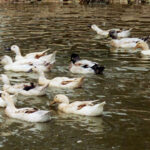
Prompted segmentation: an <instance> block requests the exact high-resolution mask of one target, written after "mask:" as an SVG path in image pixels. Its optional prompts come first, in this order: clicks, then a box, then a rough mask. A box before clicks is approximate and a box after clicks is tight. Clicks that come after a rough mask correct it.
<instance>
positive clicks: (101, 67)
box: [91, 64, 105, 74]
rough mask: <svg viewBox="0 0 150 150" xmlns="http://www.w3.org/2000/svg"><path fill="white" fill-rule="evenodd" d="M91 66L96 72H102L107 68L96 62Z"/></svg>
mask: <svg viewBox="0 0 150 150" xmlns="http://www.w3.org/2000/svg"><path fill="white" fill-rule="evenodd" d="M91 68H92V69H93V70H94V72H95V74H101V73H102V72H103V71H104V69H105V67H104V66H99V65H98V64H95V65H94V66H92V67H91Z"/></svg>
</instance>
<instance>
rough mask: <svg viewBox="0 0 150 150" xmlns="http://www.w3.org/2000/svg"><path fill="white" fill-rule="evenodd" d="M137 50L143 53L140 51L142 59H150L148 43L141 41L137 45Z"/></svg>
mask: <svg viewBox="0 0 150 150" xmlns="http://www.w3.org/2000/svg"><path fill="white" fill-rule="evenodd" d="M136 48H141V49H142V51H140V54H141V56H142V57H147V56H148V57H149V56H150V48H149V46H148V44H147V43H146V42H143V41H140V42H138V43H137V44H136V47H135V49H136Z"/></svg>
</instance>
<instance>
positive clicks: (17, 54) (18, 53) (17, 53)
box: [15, 48, 22, 56]
mask: <svg viewBox="0 0 150 150" xmlns="http://www.w3.org/2000/svg"><path fill="white" fill-rule="evenodd" d="M15 53H16V56H22V55H21V52H20V49H19V48H18V49H17V50H16V51H15Z"/></svg>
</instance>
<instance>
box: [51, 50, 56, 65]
mask: <svg viewBox="0 0 150 150" xmlns="http://www.w3.org/2000/svg"><path fill="white" fill-rule="evenodd" d="M56 53H57V51H54V52H53V53H52V55H51V58H50V63H51V64H54V63H55V61H56V59H55V58H56Z"/></svg>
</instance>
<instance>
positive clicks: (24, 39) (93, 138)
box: [0, 3, 150, 150]
mask: <svg viewBox="0 0 150 150" xmlns="http://www.w3.org/2000/svg"><path fill="white" fill-rule="evenodd" d="M149 14H150V5H104V4H97V5H96V4H93V5H89V6H83V5H79V4H76V3H69V4H63V3H47V4H33V5H32V4H31V5H27V4H26V5H25V4H14V5H11V4H8V5H7V4H5V5H0V22H1V23H0V49H1V51H0V55H1V56H3V55H10V56H14V55H13V54H12V53H8V52H5V51H4V49H5V47H8V46H10V45H12V44H17V45H19V46H20V47H21V49H22V52H23V54H26V53H29V52H33V51H40V50H44V49H46V48H49V47H50V48H51V52H53V51H55V50H57V51H58V53H57V58H56V60H57V61H56V64H55V66H54V68H53V69H52V72H50V73H47V74H46V76H47V77H48V78H53V77H56V76H68V77H79V76H81V75H77V74H76V75H74V74H72V73H70V72H69V71H68V66H69V60H70V55H71V53H73V52H76V53H78V54H80V56H81V58H86V59H89V60H92V61H96V62H98V63H100V64H102V65H104V66H105V67H106V69H105V71H104V74H103V75H86V78H85V82H84V84H83V87H82V88H80V89H75V90H57V89H48V90H47V95H46V96H42V97H24V96H18V99H19V101H18V103H17V106H18V107H25V106H30V107H37V108H40V109H50V108H49V102H50V101H51V100H52V99H53V97H54V96H55V95H56V94H60V93H63V94H66V95H67V96H69V98H70V99H71V101H75V100H94V99H100V101H101V102H102V101H106V103H107V104H106V105H105V107H104V114H103V115H102V116H101V117H84V116H76V115H69V114H68V115H66V114H63V113H59V112H57V111H52V120H51V121H50V122H48V123H28V122H23V121H19V120H15V119H10V118H8V117H7V116H6V115H5V114H4V109H3V108H0V149H6V150H7V149H8V150H9V149H16V150H18V149H33V150H36V149H37V150H39V149H42V150H44V149H46V150H70V149H73V150H149V149H150V131H149V126H150V118H149V116H150V109H149V107H150V85H149V83H150V62H149V60H142V59H141V58H139V55H138V54H137V53H128V52H123V53H120V52H119V53H116V52H112V51H110V47H109V46H108V41H109V40H110V39H101V38H100V37H99V36H98V35H96V33H95V32H94V31H92V30H91V29H90V28H89V27H88V26H89V25H90V24H93V23H95V24H97V25H98V26H100V27H102V28H103V29H109V28H114V27H115V28H118V27H119V28H133V30H132V36H133V37H143V36H148V35H150V15H149ZM0 72H1V73H6V74H7V75H8V76H9V77H11V78H12V83H16V82H24V81H32V80H34V81H36V79H37V75H36V74H34V73H31V74H25V73H17V74H16V73H13V72H5V71H4V70H3V67H2V66H1V68H0ZM1 87H2V84H1Z"/></svg>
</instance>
